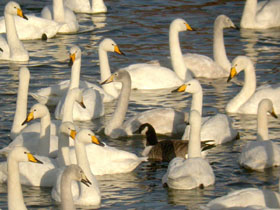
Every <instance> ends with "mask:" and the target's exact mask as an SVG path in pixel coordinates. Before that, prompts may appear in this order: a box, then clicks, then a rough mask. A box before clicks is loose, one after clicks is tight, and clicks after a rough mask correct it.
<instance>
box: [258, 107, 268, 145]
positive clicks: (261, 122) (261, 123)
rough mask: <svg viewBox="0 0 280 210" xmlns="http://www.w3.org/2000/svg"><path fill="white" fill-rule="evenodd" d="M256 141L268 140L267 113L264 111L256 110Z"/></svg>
mask: <svg viewBox="0 0 280 210" xmlns="http://www.w3.org/2000/svg"><path fill="white" fill-rule="evenodd" d="M257 121H258V122H257V139H258V140H263V141H266V140H269V138H268V126H267V123H268V119H267V113H266V110H264V109H261V110H260V109H259V110H258V119H257Z"/></svg>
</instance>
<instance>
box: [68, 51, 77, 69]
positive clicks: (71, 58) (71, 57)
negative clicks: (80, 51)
mask: <svg viewBox="0 0 280 210" xmlns="http://www.w3.org/2000/svg"><path fill="white" fill-rule="evenodd" d="M75 59H76V54H75V53H74V54H71V55H70V60H69V63H68V66H73V63H74V61H75Z"/></svg>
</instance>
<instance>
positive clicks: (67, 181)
mask: <svg viewBox="0 0 280 210" xmlns="http://www.w3.org/2000/svg"><path fill="white" fill-rule="evenodd" d="M71 185H72V180H71V178H70V177H69V176H67V174H63V175H62V177H61V185H60V192H61V208H62V210H75V209H76V208H75V205H74V201H73V195H72V190H71Z"/></svg>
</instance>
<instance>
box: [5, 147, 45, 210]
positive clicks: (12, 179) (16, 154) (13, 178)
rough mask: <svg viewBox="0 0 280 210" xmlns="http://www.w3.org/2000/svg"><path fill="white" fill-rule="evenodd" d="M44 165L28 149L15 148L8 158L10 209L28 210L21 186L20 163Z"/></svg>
mask: <svg viewBox="0 0 280 210" xmlns="http://www.w3.org/2000/svg"><path fill="white" fill-rule="evenodd" d="M20 162H33V165H38V164H34V163H42V162H41V161H39V160H38V159H36V158H35V157H34V156H33V155H32V154H31V153H30V152H29V151H28V150H27V149H26V148H24V147H15V148H14V149H13V150H12V151H11V152H10V153H9V156H8V208H9V209H13V210H27V208H26V206H25V204H24V200H23V195H22V189H21V184H20V178H19V163H20Z"/></svg>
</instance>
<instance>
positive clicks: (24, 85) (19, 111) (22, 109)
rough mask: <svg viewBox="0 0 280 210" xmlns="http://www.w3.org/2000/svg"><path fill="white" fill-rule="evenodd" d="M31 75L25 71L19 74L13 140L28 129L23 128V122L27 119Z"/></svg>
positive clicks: (12, 131) (12, 130) (12, 132)
mask: <svg viewBox="0 0 280 210" xmlns="http://www.w3.org/2000/svg"><path fill="white" fill-rule="evenodd" d="M29 80H30V73H29V71H28V70H27V71H25V70H24V69H23V70H21V71H20V73H19V85H18V94H17V101H16V112H15V116H14V121H13V126H12V129H11V134H10V136H11V138H12V139H14V138H15V137H16V136H17V135H18V134H19V133H20V131H21V130H22V129H23V128H24V127H26V125H24V126H22V125H21V124H22V122H23V121H24V120H25V119H26V112H27V98H28V88H29Z"/></svg>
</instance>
